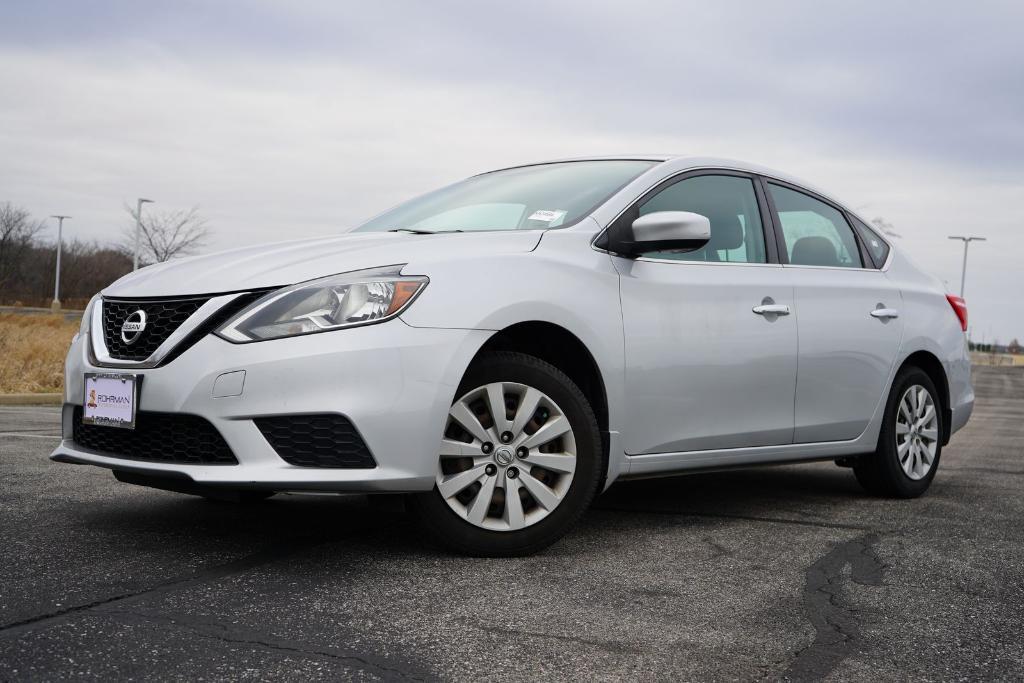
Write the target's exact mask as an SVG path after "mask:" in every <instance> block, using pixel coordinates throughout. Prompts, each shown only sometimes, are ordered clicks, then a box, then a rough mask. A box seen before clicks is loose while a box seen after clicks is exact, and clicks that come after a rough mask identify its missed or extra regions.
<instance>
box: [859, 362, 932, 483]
mask: <svg viewBox="0 0 1024 683" xmlns="http://www.w3.org/2000/svg"><path fill="white" fill-rule="evenodd" d="M915 384H917V385H921V386H922V387H924V388H925V389H927V390H928V393H930V394H931V396H932V401H933V402H934V403H935V412H936V417H937V422H938V433H939V441H938V444H937V445H936V449H935V460H934V461H933V462H932V467H931V469H930V470H929V471H928V474H926V475H925V476H924V477H923V478H921V479H917V480H915V479H911V478H910V477H908V476H907V473H906V472H904V471H903V467H902V465H900V460H899V455H898V454H897V452H896V416H897V414H898V412H899V402H900V399H901V398H902V397H903V394H904V393H905V392H906V391H907V389H909V388H910V387H911V386H913V385H915ZM944 416H945V411H944V410H943V402H942V399H941V397H940V396H939V393H938V392H937V391H936V389H935V383H934V382H932V380H931V378H930V377H929V376H928V375H927V374H926V373H925V372H924V371H923V370H919V369H918V368H908V369H907V370H904V371H902V372H901V373H900V374H899V375H898V376H897V377H896V379H895V381H894V382H893V390H892V392H890V395H889V402H888V404H887V406H886V414H885V421H884V423H883V425H882V432H881V434H880V435H879V441H878V450H877V452H876V453H875V458H876V460H877V462H876V463H875V466H876V468H877V475H878V476H879V477H880V479H881V480H882V483H883V484H884V485H885V488H887V489H889V490H890V491H891V493H892V494H894V495H896V496H898V497H900V498H916V497H917V496H920V495H921V494H922V493H924V492H925V491H926V490H928V487H929V486H930V485H931V483H932V479H934V478H935V473H936V472H937V471H938V469H939V460H940V459H941V456H942V434H943V433H944V431H943V430H944V429H945V425H944V424H943V420H944Z"/></svg>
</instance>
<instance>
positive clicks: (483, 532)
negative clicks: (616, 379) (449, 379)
mask: <svg viewBox="0 0 1024 683" xmlns="http://www.w3.org/2000/svg"><path fill="white" fill-rule="evenodd" d="M492 382H518V383H520V384H525V385H527V386H530V387H533V388H535V389H537V390H539V391H541V392H543V393H544V394H547V395H548V396H549V397H550V398H551V399H552V400H553V401H554V402H555V403H556V404H558V406H559V408H561V410H562V411H563V412H564V414H565V416H566V418H568V420H569V424H570V425H572V429H573V437H574V438H575V441H576V471H575V472H574V474H573V479H572V483H571V484H570V486H569V490H568V491H567V492H566V495H565V497H564V498H563V499H562V502H561V503H560V504H559V505H558V507H557V508H555V510H554V511H553V512H551V513H549V514H548V515H547V516H546V517H545V518H544V519H542V520H540V521H539V522H536V523H535V524H532V525H530V526H528V527H526V528H524V529H521V530H519V531H492V530H489V529H482V528H480V527H477V526H475V525H473V524H471V523H470V522H467V521H466V520H464V519H462V518H461V517H460V516H459V515H458V514H456V512H455V511H454V510H452V509H451V507H450V506H449V505H448V503H447V501H445V500H444V498H442V496H441V494H440V492H439V491H438V490H437V487H436V486H435V487H434V488H433V489H432V490H431V491H428V492H424V493H420V494H414V495H413V496H412V497H411V500H410V503H411V507H412V509H413V512H414V513H416V514H417V515H418V516H419V518H420V521H421V522H422V523H423V524H424V525H425V526H426V528H427V530H428V531H429V532H430V533H431V535H432V536H434V538H435V539H436V540H437V541H439V542H441V543H442V544H443V545H446V546H448V547H450V548H452V549H454V550H457V551H459V552H462V553H466V554H470V555H483V556H508V555H521V554H528V553H531V552H536V551H537V550H540V549H542V548H544V547H546V546H548V545H550V544H551V543H554V542H555V541H556V540H558V539H559V538H561V537H562V536H563V535H564V534H565V532H566V531H567V530H568V529H569V528H570V527H571V526H572V525H573V524H574V523H575V522H576V521H577V520H578V519H579V517H580V516H581V515H582V513H583V512H584V511H585V510H586V508H587V507H588V506H589V505H590V502H591V501H592V500H593V498H594V496H595V494H596V493H597V488H598V486H599V485H600V482H601V481H602V480H603V477H602V475H603V473H604V469H605V458H604V456H603V452H602V447H601V433H600V430H599V429H598V425H597V420H596V418H595V417H594V412H593V410H592V409H591V407H590V405H589V403H587V400H586V398H585V397H584V395H583V392H581V391H580V390H579V388H578V387H577V386H576V385H575V384H574V383H573V382H572V380H570V379H569V377H568V376H566V375H565V374H564V373H562V372H561V371H560V370H558V369H557V368H555V367H554V366H552V365H550V364H548V363H546V362H544V361H542V360H540V359H538V358H534V357H533V356H528V355H526V354H521V353H512V352H496V353H492V354H488V355H486V356H484V357H482V358H481V359H479V360H478V361H477V362H475V363H474V365H473V366H472V367H471V368H470V369H469V370H468V371H467V372H466V375H465V377H463V379H462V382H461V384H460V385H459V388H458V390H457V391H456V392H455V400H456V401H457V400H459V399H460V398H461V397H462V396H464V395H465V394H466V393H468V392H470V391H472V390H473V389H476V388H477V387H480V386H484V385H486V384H490V383H492Z"/></svg>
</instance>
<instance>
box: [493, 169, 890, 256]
mask: <svg viewBox="0 0 1024 683" xmlns="http://www.w3.org/2000/svg"><path fill="white" fill-rule="evenodd" d="M584 161H651V162H658V166H657V168H660V167H662V165H663V164H671V165H672V167H673V169H672V170H673V171H676V172H681V171H685V170H687V169H691V168H694V169H695V168H718V169H724V170H733V171H744V172H748V173H757V174H758V175H763V176H765V177H768V178H775V179H776V180H782V181H784V182H790V183H793V184H794V185H797V186H798V187H803V188H805V189H809V190H811V191H812V193H815V194H817V195H820V196H821V197H824V198H825V199H827V200H828V201H829V202H831V203H833V204H837V205H839V206H841V207H843V208H844V209H846V210H847V211H848V212H849V213H851V214H853V215H855V216H857V214H856V212H854V211H852V210H851V209H850V207H849V206H847V205H846V204H844V203H843V202H841V201H839V200H838V199H836V196H835V195H833V194H831V193H829V191H827V190H825V189H822V188H821V187H818V186H817V185H816V184H814V183H813V182H808V181H806V180H804V179H803V178H800V177H798V176H795V175H792V174H790V173H785V172H783V171H779V170H776V169H773V168H770V167H768V166H762V165H760V164H754V163H751V162H745V161H740V160H738V159H728V158H725V157H703V156H698V155H679V154H675V155H673V154H632V155H598V156H592V157H564V158H561V159H548V160H545V161H537V162H530V163H527V164H514V165H512V166H506V167H503V168H496V169H490V170H489V171H485V172H484V173H493V172H495V171H505V170H508V169H513V168H526V167H528V166H543V165H545V164H562V163H566V162H584ZM651 170H653V169H651ZM484 173H480V174H478V175H483V174H484ZM641 177H642V176H641ZM857 218H858V219H860V220H861V222H866V221H864V220H863V218H861V217H860V216H857ZM887 242H888V241H887ZM890 244H891V243H890Z"/></svg>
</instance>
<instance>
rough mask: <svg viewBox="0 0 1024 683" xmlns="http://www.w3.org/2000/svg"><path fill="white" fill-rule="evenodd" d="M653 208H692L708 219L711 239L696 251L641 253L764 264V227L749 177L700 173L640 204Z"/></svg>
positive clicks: (648, 210)
mask: <svg viewBox="0 0 1024 683" xmlns="http://www.w3.org/2000/svg"><path fill="white" fill-rule="evenodd" d="M655 211H691V212H693V213H699V214H700V215H702V216H705V217H707V218H708V219H709V220H710V221H711V240H710V241H709V242H708V243H707V245H705V246H704V247H703V248H701V249H698V250H696V251H688V252H676V251H656V252H648V253H646V254H644V256H650V257H654V258H661V259H671V260H674V261H704V262H711V263H764V262H765V252H764V229H763V228H762V227H761V213H760V209H759V208H758V206H757V195H756V194H755V192H754V183H753V181H752V180H751V179H750V178H740V177H737V176H726V175H701V176H695V177H693V178H687V179H686V180H681V181H679V182H678V183H675V184H674V185H669V186H668V187H666V188H665V189H664V190H662V191H661V192H659V193H658V194H656V195H654V196H653V197H651V198H650V199H648V200H647V201H645V202H644V203H643V204H641V205H640V207H639V215H640V216H643V215H646V214H649V213H654V212H655Z"/></svg>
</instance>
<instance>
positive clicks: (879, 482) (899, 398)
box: [853, 367, 945, 498]
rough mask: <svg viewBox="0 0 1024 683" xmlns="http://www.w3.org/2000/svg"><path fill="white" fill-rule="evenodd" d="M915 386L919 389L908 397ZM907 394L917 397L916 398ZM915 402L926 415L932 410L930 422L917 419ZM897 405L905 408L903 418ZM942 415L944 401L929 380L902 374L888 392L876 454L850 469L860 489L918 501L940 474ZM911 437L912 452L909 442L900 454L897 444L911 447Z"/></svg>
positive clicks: (915, 371) (917, 373)
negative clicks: (919, 425)
mask: <svg viewBox="0 0 1024 683" xmlns="http://www.w3.org/2000/svg"><path fill="white" fill-rule="evenodd" d="M914 387H916V388H917V389H918V390H915V391H914V392H910V390H911V389H912V388H914ZM920 389H923V390H924V391H925V392H927V394H928V397H927V401H924V400H922V399H921V396H923V395H922V394H921V393H920V391H919V390H920ZM911 393H913V394H916V398H915V397H914V396H912V395H911ZM914 400H917V405H920V406H922V411H923V412H924V413H925V414H927V408H926V406H927V404H929V403H930V405H931V407H932V408H933V410H934V419H933V420H927V421H926V420H923V419H921V418H922V417H923V416H922V415H921V414H919V413H918V412H917V411H918V408H916V407H915V406H914V405H911V404H912V402H913V401H914ZM901 403H904V407H903V411H904V412H902V413H901V406H900V404H901ZM944 415H945V413H944V411H943V405H942V400H941V398H940V396H939V393H938V391H936V389H935V384H934V383H933V382H932V380H931V378H930V377H928V375H927V374H926V373H925V372H924V371H923V370H921V369H919V368H916V367H907V368H904V369H902V370H901V371H900V372H899V374H898V375H897V376H896V379H895V380H893V385H892V391H891V392H890V393H889V400H888V401H887V403H886V407H885V420H884V421H883V422H882V430H881V433H880V434H879V435H878V447H877V449H876V450H875V452H874V453H872V454H870V455H865V456H862V457H860V458H858V459H857V463H856V464H855V465H854V467H853V472H854V474H855V475H856V476H857V481H858V482H860V485H861V486H863V487H864V489H865V490H866V491H867V492H868V493H871V494H873V495H876V496H886V497H890V498H917V497H918V496H920V495H921V494H922V493H924V492H925V491H927V490H928V487H929V486H930V485H931V483H932V479H934V478H935V473H936V471H937V470H938V469H939V460H940V458H941V456H942V434H943V433H944V432H943V430H944V429H945V426H944V425H943V419H944ZM908 416H910V419H909V420H908ZM922 423H923V424H924V428H920V429H918V428H914V429H912V430H911V431H910V432H908V431H907V427H906V425H907V424H922ZM915 436H916V438H917V439H919V441H918V444H919V445H918V446H917V449H916V451H915V447H914V444H913V443H911V444H910V445H909V446H908V448H907V449H906V451H903V452H902V453H901V451H902V449H901V448H900V446H899V445H898V444H899V443H901V442H905V441H911V442H913V440H914V437H915ZM932 450H934V452H932ZM915 458H916V460H915ZM907 463H910V472H908V470H907ZM914 463H919V464H920V467H915V466H914ZM926 464H927V467H926V468H925V465H926Z"/></svg>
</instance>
